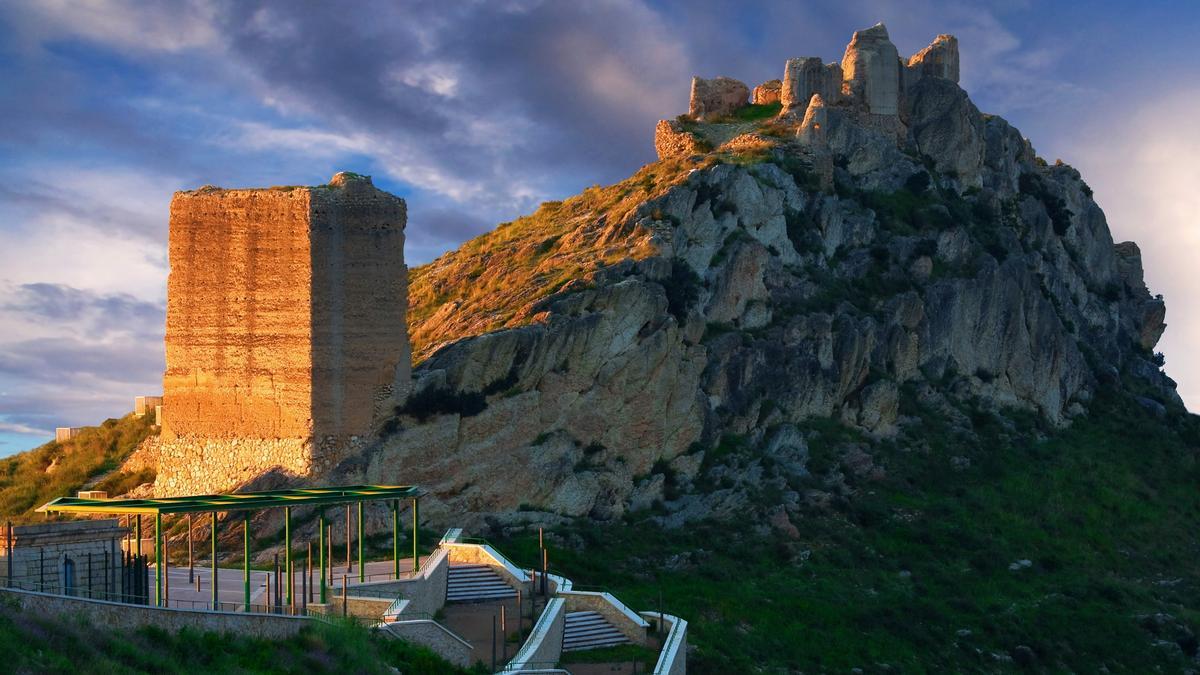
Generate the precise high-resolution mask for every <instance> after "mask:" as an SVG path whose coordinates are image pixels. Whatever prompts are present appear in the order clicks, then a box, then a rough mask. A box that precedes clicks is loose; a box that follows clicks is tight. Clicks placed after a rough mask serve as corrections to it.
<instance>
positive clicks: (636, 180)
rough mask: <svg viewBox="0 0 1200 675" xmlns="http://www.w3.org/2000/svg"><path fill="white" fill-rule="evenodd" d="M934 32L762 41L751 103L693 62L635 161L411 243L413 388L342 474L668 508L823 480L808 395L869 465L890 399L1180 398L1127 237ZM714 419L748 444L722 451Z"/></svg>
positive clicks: (966, 424)
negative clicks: (740, 458)
mask: <svg viewBox="0 0 1200 675" xmlns="http://www.w3.org/2000/svg"><path fill="white" fill-rule="evenodd" d="M957 49H958V45H957V41H956V40H955V39H954V38H953V37H951V36H945V35H943V36H938V38H937V39H936V40H935V41H934V42H933V44H931V45H930V46H929V47H928V48H926V49H924V50H922V51H921V52H918V53H917V54H915V55H913V56H911V57H909V58H907V59H905V58H901V57H899V56H898V55H897V53H896V48H895V47H894V46H893V45H892V43H891V42H890V41H889V39H888V35H887V31H886V28H884V27H883V26H882V25H878V26H875V27H873V28H870V29H867V30H864V31H860V32H858V33H855V35H854V38H853V40H852V41H851V43H850V44H849V45H848V46H847V48H846V53H845V55H844V57H843V59H842V61H841V62H840V64H823V63H822V62H821V60H820V59H817V58H811V57H810V58H802V59H792V60H789V61H788V62H787V64H786V67H785V72H784V77H783V78H782V79H781V80H778V81H769V82H767V83H764V84H763V85H761V86H759V87H757V88H755V89H754V94H753V96H754V100H755V101H756V103H749V102H748V101H749V96H750V88H749V87H747V86H746V85H744V84H742V83H740V82H737V81H734V80H730V79H728V78H718V79H716V80H702V79H700V78H696V79H695V81H694V82H693V85H692V104H691V110H690V112H689V114H687V115H681V116H679V117H678V118H676V119H674V120H664V121H663V122H660V123H659V126H658V129H657V135H656V146H657V149H658V151H659V154H660V160H659V161H658V162H656V163H654V164H651V165H648V166H646V167H643V168H642V169H641V170H640V171H639V172H638V173H636V174H635V175H634V176H632V177H631V178H629V179H628V180H626V181H624V182H622V183H618V184H616V185H613V186H609V187H606V188H600V187H594V188H590V189H589V190H587V191H585V192H584V193H583V194H581V195H579V196H577V197H573V198H571V199H567V200H565V201H563V202H561V203H559V202H554V203H547V204H543V205H542V207H541V208H540V209H539V210H538V211H537V212H536V213H535V214H533V215H531V216H528V217H525V218H521V219H519V220H517V221H514V222H512V223H506V224H503V225H501V226H500V227H498V228H497V229H496V230H495V231H493V232H491V233H488V234H485V235H483V236H481V237H479V238H477V239H474V240H472V241H470V242H467V243H466V244H464V245H463V246H462V247H461V248H460V249H458V250H457V251H453V252H450V253H447V254H446V255H444V256H442V257H441V258H439V259H437V260H435V261H434V262H432V263H430V264H428V265H426V266H423V267H419V268H416V269H414V270H412V274H411V309H410V314H409V317H410V333H411V335H412V338H413V351H414V355H415V360H416V361H417V363H418V365H417V366H416V368H415V370H414V377H415V386H414V393H413V394H412V395H411V396H410V398H409V399H408V401H407V403H406V404H405V405H403V406H401V407H400V408H398V409H397V417H396V418H395V419H394V420H392V421H390V422H389V423H388V424H387V425H386V426H385V428H384V429H383V431H382V434H381V439H380V441H379V442H377V443H375V444H374V445H373V446H372V447H371V448H369V450H368V451H367V453H366V454H365V455H364V456H363V457H361V458H358V459H355V460H353V461H351V462H348V463H346V464H345V465H343V466H342V467H341V468H340V473H341V475H343V476H345V477H346V478H347V479H348V480H364V481H368V482H375V481H382V482H387V481H389V480H394V479H395V477H397V476H401V475H402V476H405V477H406V480H411V481H415V482H418V483H421V484H424V485H428V486H430V487H432V488H433V489H434V490H435V491H436V495H437V497H438V499H437V500H436V502H437V505H436V506H433V507H432V510H431V511H430V512H431V513H433V514H435V515H436V514H437V513H438V512H439V509H447V510H452V511H454V512H455V513H456V514H457V515H456V517H457V518H459V520H461V517H462V516H461V514H462V513H463V512H468V513H476V514H480V515H482V514H495V513H503V512H511V511H513V510H514V509H518V508H521V509H523V511H525V512H528V511H542V512H549V513H556V514H562V515H568V516H581V515H587V516H591V517H593V518H597V519H608V518H613V517H616V516H619V515H620V514H622V513H624V512H626V511H627V510H629V509H641V508H646V507H648V506H650V505H653V504H657V505H660V506H662V507H663V510H664V515H663V520H664V521H665V522H674V523H678V522H683V521H685V520H687V519H690V518H695V517H703V516H707V515H710V514H714V513H716V514H719V513H721V512H722V510H723V509H736V508H738V506H739V505H740V504H744V499H741V498H740V497H739V494H741V493H743V492H744V491H745V487H744V486H745V485H746V484H751V483H754V484H756V483H761V482H763V481H772V482H773V484H776V485H778V486H779V487H780V488H781V489H782V491H783V492H784V493H785V494H788V495H791V496H790V497H789V498H788V499H789V500H790V501H788V504H790V505H792V506H794V505H795V503H796V502H797V500H798V499H802V498H803V499H810V500H818V501H819V500H821V499H825V498H827V497H828V496H829V495H830V494H836V493H837V492H838V490H839V489H841V488H840V487H839V486H838V484H837V480H836V477H834V478H829V477H828V476H827V478H829V481H827V482H826V483H822V484H821V485H820V487H819V488H816V489H811V488H810V489H807V490H802V489H800V488H799V487H798V486H799V483H798V481H800V480H801V479H804V478H806V477H809V475H810V474H811V473H812V469H813V467H812V466H810V462H809V453H808V443H807V438H809V433H810V432H809V431H808V428H809V426H810V424H809V423H810V422H813V421H820V420H827V419H833V420H836V421H837V422H838V423H839V424H841V425H843V426H845V427H846V428H848V429H850V430H854V431H855V433H856V434H858V435H859V437H860V438H861V442H860V443H859V444H858V445H856V446H855V448H854V451H853V453H851V454H853V455H854V456H856V457H858V458H857V459H856V460H855V462H857V464H858V465H859V466H860V468H861V467H862V466H871V465H872V460H871V456H872V448H873V447H874V446H875V445H877V444H878V443H879V442H882V441H884V440H887V439H896V438H897V437H900V438H905V439H913V438H919V435H920V428H921V421H920V419H919V418H917V417H914V416H911V415H905V414H904V412H903V411H904V406H903V405H902V403H903V402H904V400H905V399H906V398H908V399H912V400H917V401H919V402H920V403H921V404H922V405H925V406H930V407H932V408H933V409H936V410H939V411H941V414H943V415H944V416H945V417H946V418H947V419H949V420H951V421H953V422H954V423H955V424H957V425H958V426H959V427H960V428H961V429H962V431H963V432H964V433H968V434H969V433H970V432H971V424H970V420H969V417H968V415H967V414H965V413H964V410H966V409H967V408H971V409H983V410H987V411H991V412H993V413H996V414H999V415H1001V416H1003V415H1005V414H1007V411H1028V412H1032V413H1035V414H1036V415H1037V416H1039V417H1040V418H1042V419H1043V420H1045V421H1046V422H1047V423H1048V424H1049V425H1051V427H1052V428H1054V427H1057V428H1062V427H1065V426H1067V425H1069V424H1071V422H1072V420H1073V419H1074V418H1077V417H1079V416H1081V415H1084V414H1086V412H1087V410H1088V408H1089V404H1090V402H1091V401H1092V399H1093V397H1094V395H1095V394H1096V392H1097V389H1098V387H1100V386H1103V385H1105V384H1113V383H1119V384H1120V386H1122V387H1125V388H1126V389H1128V390H1130V391H1135V393H1136V395H1137V396H1138V397H1139V398H1138V400H1139V401H1140V402H1141V404H1142V405H1143V406H1144V407H1145V408H1146V409H1147V410H1148V411H1150V412H1151V413H1152V414H1157V415H1168V414H1171V413H1173V412H1174V411H1179V410H1181V409H1182V404H1181V402H1180V399H1179V397H1178V395H1177V394H1176V393H1175V388H1174V383H1173V382H1172V381H1171V380H1170V379H1169V378H1168V377H1167V376H1166V375H1165V374H1164V373H1163V372H1162V371H1161V369H1160V365H1161V360H1157V358H1156V357H1155V355H1154V353H1153V348H1154V346H1155V343H1156V342H1157V341H1158V339H1159V337H1160V335H1161V334H1162V332H1163V329H1164V323H1163V320H1164V314H1165V308H1164V304H1163V301H1162V298H1161V296H1158V297H1156V296H1153V295H1151V294H1150V292H1149V291H1148V290H1147V288H1146V285H1145V283H1144V281H1143V276H1142V261H1141V258H1140V254H1139V251H1138V248H1137V246H1136V244H1134V243H1132V242H1126V243H1120V244H1114V242H1113V241H1112V237H1111V234H1110V232H1109V228H1108V225H1107V223H1106V221H1105V217H1104V213H1103V211H1102V210H1101V209H1100V207H1099V206H1098V205H1097V203H1096V202H1095V200H1094V199H1093V194H1092V191H1091V189H1090V188H1089V187H1088V185H1087V184H1086V183H1085V182H1084V181H1083V179H1082V178H1081V177H1080V175H1079V173H1078V172H1077V171H1076V170H1075V169H1073V168H1071V167H1070V166H1068V165H1066V164H1063V163H1062V162H1058V161H1056V162H1054V163H1053V164H1051V163H1047V162H1046V161H1044V160H1043V159H1042V158H1040V157H1038V156H1037V155H1036V153H1035V151H1034V148H1033V146H1032V145H1031V144H1030V142H1029V141H1028V140H1026V139H1025V138H1023V137H1022V136H1021V134H1020V132H1019V131H1018V130H1017V129H1015V128H1013V127H1012V126H1011V125H1010V124H1009V123H1008V122H1006V121H1005V120H1003V119H1002V118H1000V117H996V116H993V115H987V114H984V113H982V112H980V111H979V110H978V109H977V108H976V107H975V105H974V104H973V103H972V102H971V100H970V98H969V97H968V96H967V93H966V92H965V91H963V90H962V89H961V88H960V87H959V86H958V83H957V79H958V70H959V68H958V51H957ZM723 439H725V440H729V439H735V440H736V442H737V444H738V445H739V447H748V448H753V449H755V450H756V452H759V453H760V454H763V455H766V456H769V457H771V458H772V466H773V468H772V469H771V470H770V471H760V472H759V473H754V474H746V473H745V472H744V471H742V472H739V471H736V470H732V469H729V468H728V467H726V468H722V461H723V460H722V459H721V457H722V456H723V451H722V450H721V448H722V447H725V444H723ZM859 455H861V457H859ZM866 470H867V471H868V472H869V471H884V470H885V469H884V468H883V467H878V466H876V467H874V468H871V469H866ZM703 486H709V488H710V489H701V488H702V487H703ZM712 486H718V487H717V488H716V489H715V491H714V489H711V488H712ZM720 486H723V487H720ZM739 486H742V488H739ZM805 494H807V495H808V496H807V497H803V495H805ZM823 495H824V496H823ZM789 508H791V506H789ZM517 517H523V516H521V515H520V514H518V515H516V516H514V515H511V514H510V515H509V516H506V518H509V519H511V518H517Z"/></svg>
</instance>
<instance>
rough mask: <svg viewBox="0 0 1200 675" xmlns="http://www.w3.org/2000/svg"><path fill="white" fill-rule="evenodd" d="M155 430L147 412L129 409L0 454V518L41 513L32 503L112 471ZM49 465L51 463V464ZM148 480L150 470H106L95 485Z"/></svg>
mask: <svg viewBox="0 0 1200 675" xmlns="http://www.w3.org/2000/svg"><path fill="white" fill-rule="evenodd" d="M154 433H157V431H156V430H155V428H154V418H153V416H152V415H146V416H145V417H136V416H134V415H133V414H132V413H131V414H129V415H126V416H125V417H122V418H120V419H110V420H107V421H105V422H104V423H103V424H101V425H100V426H98V427H85V428H84V429H83V430H82V431H81V432H80V433H79V435H78V436H76V437H75V438H73V439H71V440H69V441H66V442H64V443H58V442H54V441H51V442H50V443H46V444H45V445H42V446H39V447H37V448H34V449H33V450H29V451H26V452H22V453H18V454H16V455H13V456H11V457H6V458H3V459H0V518H3V519H6V520H12V521H13V522H27V521H29V520H32V519H33V518H35V517H36V518H38V519H39V520H41V519H45V516H44V515H42V514H38V513H35V512H34V509H36V508H37V507H39V506H41V505H42V504H45V503H46V502H48V501H51V500H52V499H57V498H58V497H67V496H73V495H74V494H75V492H76V491H78V490H79V489H80V488H82V487H83V486H84V485H85V484H87V483H88V482H89V481H92V480H95V479H97V478H100V477H102V476H104V475H105V474H109V473H110V472H114V471H115V470H116V469H117V468H118V467H120V465H121V463H122V462H124V461H125V460H126V459H127V458H128V457H129V455H131V454H132V453H133V451H134V450H136V449H137V448H138V446H139V445H141V443H142V441H143V440H145V439H146V437H148V436H150V435H151V434H154ZM52 467H53V468H52ZM153 480H154V473H153V472H150V471H144V472H138V473H136V474H127V473H120V472H115V473H111V475H109V476H108V477H106V478H104V480H102V481H100V482H99V483H98V484H97V485H95V489H98V490H107V491H108V492H109V494H110V495H117V494H121V493H123V492H126V491H128V490H130V489H132V488H134V487H136V486H137V485H139V484H141V483H144V482H150V481H153Z"/></svg>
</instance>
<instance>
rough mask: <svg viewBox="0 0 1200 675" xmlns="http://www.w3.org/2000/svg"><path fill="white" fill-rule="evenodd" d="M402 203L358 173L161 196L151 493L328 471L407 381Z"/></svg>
mask: <svg viewBox="0 0 1200 675" xmlns="http://www.w3.org/2000/svg"><path fill="white" fill-rule="evenodd" d="M406 222H407V208H406V205H405V203H404V200H403V199H400V198H398V197H395V196H393V195H391V194H388V193H386V192H383V191H381V190H379V189H377V188H375V186H374V185H373V184H372V183H371V179H370V178H369V177H366V176H359V175H356V174H350V173H339V174H337V175H336V176H334V177H333V179H332V180H330V182H329V184H328V185H322V186H317V187H285V188H269V189H247V190H224V189H220V188H214V187H209V186H206V187H203V188H200V189H198V190H193V191H189V192H179V193H176V194H175V197H174V198H173V199H172V201H171V224H170V262H171V272H170V276H169V278H168V282H167V330H166V352H167V369H166V372H165V373H164V375H163V390H164V402H163V420H162V436H161V441H160V448H159V469H158V478H157V481H156V484H155V493H156V495H158V496H166V495H171V494H182V493H197V492H221V491H227V490H230V489H232V488H234V487H236V486H237V485H239V484H242V483H244V482H245V481H247V480H250V479H253V478H255V477H257V476H259V475H261V474H263V473H265V472H267V471H271V470H278V471H281V472H282V473H284V474H286V475H292V476H311V475H318V474H321V473H324V472H325V471H327V470H329V469H331V468H332V467H333V466H334V465H335V464H336V463H337V462H338V461H340V460H341V459H343V458H345V457H346V456H347V455H348V454H349V453H350V452H352V451H353V450H354V449H355V448H356V446H357V445H359V444H361V443H362V442H363V441H364V440H365V439H366V437H368V436H370V435H372V434H373V433H374V429H375V425H376V423H377V422H378V421H379V419H380V416H381V415H382V414H384V413H385V412H387V411H390V409H391V407H392V406H393V405H394V404H395V402H396V401H398V400H399V399H401V398H403V397H404V396H405V395H406V393H407V390H408V387H409V379H410V368H411V361H410V352H409V343H408V333H407V329H406V326H405V311H406V309H407V305H408V288H407V285H408V284H407V271H408V270H407V267H406V266H405V264H404V228H405V224H406Z"/></svg>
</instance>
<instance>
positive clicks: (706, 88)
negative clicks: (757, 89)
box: [688, 77, 750, 120]
mask: <svg viewBox="0 0 1200 675" xmlns="http://www.w3.org/2000/svg"><path fill="white" fill-rule="evenodd" d="M749 98H750V89H749V88H747V87H746V85H745V84H743V83H742V82H739V81H737V80H735V79H733V78H730V77H718V78H714V79H712V80H705V79H703V78H699V77H693V78H692V95H691V99H690V101H689V102H688V115H691V117H692V118H693V119H696V120H713V119H718V118H721V117H725V116H726V115H731V114H733V112H734V111H736V110H737V109H738V108H741V107H743V106H745V105H746V103H747V102H748V100H749Z"/></svg>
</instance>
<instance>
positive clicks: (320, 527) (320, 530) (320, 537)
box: [317, 511, 325, 605]
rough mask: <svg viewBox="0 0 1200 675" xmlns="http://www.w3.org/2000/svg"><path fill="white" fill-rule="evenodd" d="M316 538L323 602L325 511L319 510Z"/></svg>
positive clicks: (323, 599) (322, 601)
mask: <svg viewBox="0 0 1200 675" xmlns="http://www.w3.org/2000/svg"><path fill="white" fill-rule="evenodd" d="M317 529H318V534H317V536H318V539H317V549H319V550H318V552H317V558H318V562H319V563H320V565H319V567H320V568H321V569H320V570H319V576H320V577H321V604H322V605H323V604H325V512H324V511H321V516H320V519H319V520H318V521H317Z"/></svg>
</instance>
